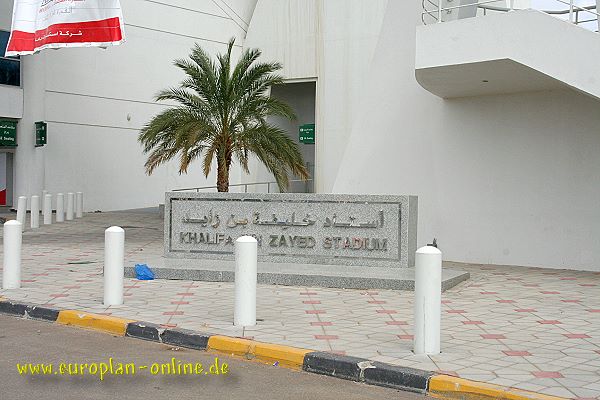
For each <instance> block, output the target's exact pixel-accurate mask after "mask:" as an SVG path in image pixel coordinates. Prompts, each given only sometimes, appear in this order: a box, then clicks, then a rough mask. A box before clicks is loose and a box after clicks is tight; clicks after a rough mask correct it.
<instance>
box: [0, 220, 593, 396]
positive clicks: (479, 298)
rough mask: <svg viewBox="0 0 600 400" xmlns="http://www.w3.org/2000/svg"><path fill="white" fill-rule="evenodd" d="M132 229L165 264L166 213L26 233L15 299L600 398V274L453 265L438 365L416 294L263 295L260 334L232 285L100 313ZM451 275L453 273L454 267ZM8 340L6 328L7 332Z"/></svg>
mask: <svg viewBox="0 0 600 400" xmlns="http://www.w3.org/2000/svg"><path fill="white" fill-rule="evenodd" d="M110 225H120V226H123V227H124V228H125V230H126V263H127V265H133V264H134V263H140V262H147V263H148V264H149V265H150V266H153V265H157V264H160V263H161V260H160V256H161V254H162V240H163V238H162V226H161V221H160V219H159V218H158V216H157V215H156V214H152V213H147V212H119V213H101V214H86V215H85V216H84V218H83V219H80V220H76V221H73V222H68V223H63V224H54V225H51V226H45V227H42V228H40V229H38V230H35V231H31V230H28V231H26V232H25V234H24V238H23V240H24V247H23V269H24V271H23V288H22V289H21V290H11V291H2V290H0V295H4V296H5V297H7V298H10V299H13V300H22V301H26V302H30V303H35V304H46V305H54V306H56V307H59V308H77V309H84V310H88V311H90V312H96V313H105V314H110V315H115V316H121V317H127V318H131V319H139V320H146V321H150V322H155V323H160V324H163V325H164V326H170V327H172V326H178V327H184V328H189V329H194V330H201V331H208V332H211V333H220V334H227V335H234V336H245V337H251V338H254V339H256V340H260V341H267V342H273V343H280V344H287V345H292V346H298V347H305V348H310V349H316V350H324V351H331V352H338V353H343V354H347V355H353V356H358V357H365V358H369V359H373V360H378V361H384V362H388V363H392V364H400V365H404V366H412V367H417V368H422V369H428V370H437V371H443V372H445V373H448V374H454V375H458V376H460V377H463V378H469V379H474V380H479V381H485V382H490V383H496V384H501V385H507V386H514V387H518V388H522V389H527V390H533V391H538V392H541V393H545V394H551V395H557V396H563V397H572V398H600V274H599V273H591V272H576V271H562V270H549V269H534V268H520V267H507V266H485V265H464V264H456V265H454V264H452V267H453V268H455V269H457V268H458V269H466V270H468V271H469V272H470V273H471V280H469V281H467V282H464V283H462V284H461V285H459V286H457V287H455V288H454V289H451V290H449V291H447V292H445V293H444V295H443V311H442V313H443V315H442V330H443V333H442V348H443V353H442V354H441V355H439V356H433V357H424V356H415V355H413V354H412V353H411V348H412V293H411V292H399V291H389V290H374V291H365V290H339V289H323V288H305V287H283V286H267V285H261V286H259V289H258V299H257V308H258V312H257V313H258V318H259V319H260V321H259V323H258V325H257V326H256V327H254V328H251V329H248V328H247V329H238V328H236V327H233V326H232V323H231V322H232V320H233V284H232V283H208V282H191V281H165V280H155V281H137V280H135V279H126V283H125V285H126V286H125V296H126V297H125V305H123V306H119V307H105V306H103V305H102V275H101V274H102V258H103V238H104V233H103V232H104V229H105V228H106V227H108V226H110ZM445 265H447V266H450V265H451V263H447V264H445ZM0 329H1V328H0Z"/></svg>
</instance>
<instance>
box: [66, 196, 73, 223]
mask: <svg viewBox="0 0 600 400" xmlns="http://www.w3.org/2000/svg"><path fill="white" fill-rule="evenodd" d="M74 206H75V194H74V193H71V192H69V193H67V221H72V220H73V207H74Z"/></svg>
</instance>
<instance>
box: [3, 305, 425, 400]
mask: <svg viewBox="0 0 600 400" xmlns="http://www.w3.org/2000/svg"><path fill="white" fill-rule="evenodd" d="M215 357H218V358H219V363H220V366H219V371H223V370H224V369H223V363H226V364H228V368H227V374H220V375H216V374H214V375H211V374H210V371H211V369H210V366H211V365H213V364H214V359H215ZM110 358H112V359H113V373H116V372H118V370H119V368H118V367H119V365H120V363H123V364H129V363H135V366H136V370H135V374H134V375H131V374H130V375H110V373H109V372H107V373H106V374H104V376H103V378H104V380H103V381H101V380H100V377H99V375H100V369H102V368H103V367H102V364H101V363H105V364H104V369H107V368H108V367H107V366H106V365H108V364H109V359H110ZM173 358H175V366H176V367H175V368H176V369H177V368H178V367H179V365H180V364H181V365H182V366H183V365H184V364H188V363H191V364H192V368H193V369H194V368H196V363H201V364H202V368H203V371H202V372H200V374H199V375H195V374H194V375H168V374H166V375H161V373H162V371H161V372H159V373H158V374H156V375H153V374H152V372H151V370H154V371H157V368H159V367H158V366H156V367H153V364H154V363H157V365H158V364H161V365H162V364H171V365H172V359H173ZM26 363H34V364H38V363H44V364H49V363H52V367H53V371H52V373H50V374H49V375H35V376H32V375H31V372H30V370H29V369H27V371H28V372H27V374H23V375H21V374H19V371H18V369H17V364H20V365H21V367H23V365H24V364H25V365H26ZM61 363H65V364H64V365H63V371H62V372H63V374H61V373H60V372H61V371H60V366H61ZM69 364H71V365H70V366H69ZM76 364H77V365H78V366H77V371H76V370H75V365H76ZM79 364H88V365H87V366H86V367H82V366H80V365H79ZM92 364H94V365H96V367H95V368H96V372H95V374H93V375H91V374H90V373H93V372H94V367H93V366H92ZM144 366H146V367H147V368H146V369H144V368H143V367H144ZM140 367H142V368H140ZM26 368H28V367H26ZM69 368H71V369H70V372H72V373H76V372H77V374H78V375H69ZM160 368H164V371H165V373H166V372H168V371H167V367H162V366H161V367H160ZM188 368H189V367H188ZM82 369H83V370H84V375H83V376H81V375H79V374H80V373H81V370H82ZM109 371H110V370H109ZM128 371H129V372H131V371H132V367H131V366H129V367H128ZM214 371H215V368H213V372H214ZM123 372H125V369H124V368H123ZM187 372H189V369H188V370H187ZM194 372H195V371H194ZM204 372H207V373H208V374H204ZM424 397H425V396H423V395H416V394H413V393H407V392H402V391H397V390H393V389H387V388H380V387H375V386H368V385H364V384H359V383H355V382H348V381H344V380H341V379H336V378H331V377H326V376H319V375H314V374H308V373H305V372H301V371H292V370H288V369H285V368H279V367H275V366H270V365H264V364H260V363H258V362H251V361H245V360H239V359H235V358H230V357H225V356H221V355H215V354H210V353H206V352H202V351H194V350H188V349H180V348H174V347H173V346H167V345H162V344H158V343H152V342H145V341H143V340H139V339H131V338H124V337H115V336H112V335H108V334H103V333H99V332H93V331H86V330H83V329H78V328H73V327H65V326H60V325H56V324H51V323H48V322H42V321H31V320H23V319H18V318H14V317H10V316H6V315H0V398H1V399H11V400H12V399H37V398H43V399H111V400H113V399H115V398H118V399H120V400H121V399H155V398H160V399H187V398H190V399H191V398H193V399H242V400H252V399H260V400H265V399H266V400H280V399H323V400H327V399H332V400H333V399H335V400H339V399H344V400H352V399H386V400H389V399H406V400H416V399H421V400H423V399H424Z"/></svg>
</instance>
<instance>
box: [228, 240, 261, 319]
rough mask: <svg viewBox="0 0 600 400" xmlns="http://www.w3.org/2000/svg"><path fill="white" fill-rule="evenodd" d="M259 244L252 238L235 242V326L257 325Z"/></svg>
mask: <svg viewBox="0 0 600 400" xmlns="http://www.w3.org/2000/svg"><path fill="white" fill-rule="evenodd" d="M257 256H258V244H257V242H256V239H255V238H253V237H251V236H242V237H240V238H239V239H237V240H236V241H235V309H234V312H233V324H234V325H236V326H254V325H256V274H257V271H256V267H257Z"/></svg>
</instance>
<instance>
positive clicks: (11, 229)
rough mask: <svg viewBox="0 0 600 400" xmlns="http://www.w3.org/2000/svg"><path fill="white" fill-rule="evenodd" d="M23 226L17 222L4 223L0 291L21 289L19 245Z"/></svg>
mask: <svg viewBox="0 0 600 400" xmlns="http://www.w3.org/2000/svg"><path fill="white" fill-rule="evenodd" d="M22 228H23V225H22V224H21V223H20V222H19V221H7V222H5V223H4V233H3V238H4V270H3V271H2V289H19V288H20V287H21V245H22V244H23V235H22V234H23V230H22Z"/></svg>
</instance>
